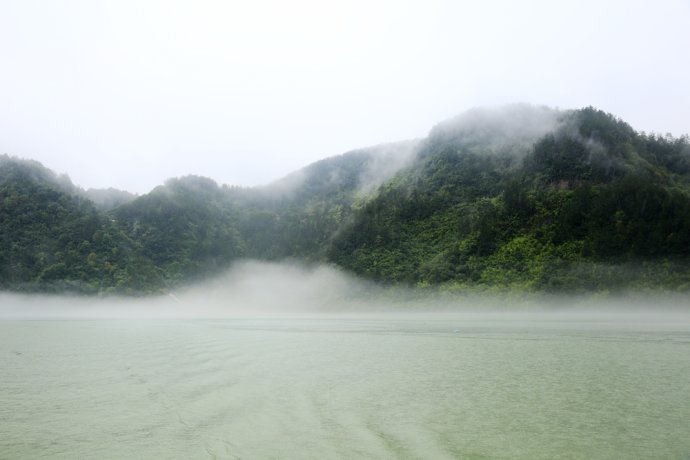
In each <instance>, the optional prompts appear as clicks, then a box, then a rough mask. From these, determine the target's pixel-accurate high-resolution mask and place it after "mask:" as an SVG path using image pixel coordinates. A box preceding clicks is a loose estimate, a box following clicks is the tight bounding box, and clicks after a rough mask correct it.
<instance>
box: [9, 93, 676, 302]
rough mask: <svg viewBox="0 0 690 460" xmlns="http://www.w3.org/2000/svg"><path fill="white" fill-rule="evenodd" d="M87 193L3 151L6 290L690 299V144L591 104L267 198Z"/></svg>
mask: <svg viewBox="0 0 690 460" xmlns="http://www.w3.org/2000/svg"><path fill="white" fill-rule="evenodd" d="M403 160H405V161H403ZM386 165H387V166H388V167H384V166H386ZM391 165H395V167H391ZM85 196H86V195H85V193H83V192H82V191H80V190H79V189H77V188H76V187H74V186H73V185H72V184H71V182H69V180H68V179H67V178H64V177H62V178H60V177H57V176H55V175H54V174H53V173H52V172H50V171H48V170H46V169H45V168H43V167H42V166H41V165H40V164H38V163H36V162H30V161H23V160H17V159H14V158H10V157H7V156H4V157H0V288H2V289H14V290H31V291H35V290H43V291H56V290H65V289H69V290H76V291H82V292H125V293H151V292H158V291H161V290H165V289H167V288H169V287H171V286H174V285H176V284H177V283H181V282H185V281H191V280H195V279H198V278H200V277H204V276H208V275H210V274H213V273H216V272H218V271H219V270H222V269H223V268H226V267H228V266H229V265H230V264H231V263H232V262H233V261H234V260H237V259H239V258H259V259H266V260H279V259H285V258H297V259H302V260H306V261H312V262H326V263H333V264H336V265H338V266H340V267H342V268H344V269H346V270H349V271H351V272H354V273H356V274H358V275H360V276H363V277H366V278H369V279H373V280H376V281H379V282H383V283H405V284H408V285H416V286H422V287H424V286H440V288H441V289H447V290H456V289H466V288H472V289H480V290H504V289H520V290H531V291H553V292H562V291H569V292H592V291H617V290H623V289H631V288H633V289H648V290H656V289H670V290H678V291H687V290H690V263H689V262H690V140H689V139H688V137H687V136H685V137H681V138H673V137H672V136H659V135H648V134H644V133H638V132H636V131H634V130H633V129H632V128H631V127H630V126H629V125H627V124H626V123H624V122H623V121H621V120H618V119H616V118H615V117H613V116H611V115H609V114H606V113H604V112H601V111H598V110H596V109H594V108H586V109H582V110H577V111H568V112H557V111H553V110H550V109H544V108H534V107H527V106H512V107H510V108H509V109H507V110H504V111H497V112H491V111H481V110H480V111H474V112H471V113H469V114H466V115H463V116H461V117H458V118H456V119H453V120H450V121H447V122H444V123H442V124H440V125H439V126H437V127H436V128H434V129H433V130H432V132H431V134H430V135H429V137H428V138H426V139H424V140H422V141H420V142H412V143H400V144H392V145H388V146H381V147H377V148H372V149H365V150H360V151H356V152H350V153H348V154H344V155H341V156H339V157H334V158H330V159H326V160H322V161H320V162H317V163H315V164H313V165H310V166H308V167H307V168H305V169H303V170H301V171H298V172H296V173H294V174H293V175H291V176H288V177H287V178H285V179H283V180H281V181H278V182H276V183H274V184H271V185H270V186H267V187H262V188H252V189H244V188H237V187H227V186H222V187H221V186H218V185H217V184H216V183H215V182H213V181H212V180H210V179H206V178H201V177H195V176H189V177H185V178H179V179H172V180H169V181H168V182H166V184H165V185H163V186H161V187H158V188H156V189H154V190H153V191H152V192H151V193H149V194H146V195H144V196H140V197H133V196H129V195H126V194H122V193H117V192H116V191H110V192H109V193H108V194H107V195H103V194H101V195H100V196H101V200H100V202H99V206H98V207H97V206H96V205H95V204H94V203H93V202H92V201H90V200H89V199H87V198H85ZM104 196H107V198H108V199H105V198H104Z"/></svg>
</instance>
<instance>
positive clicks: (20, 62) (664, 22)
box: [0, 0, 690, 193]
mask: <svg viewBox="0 0 690 460" xmlns="http://www.w3.org/2000/svg"><path fill="white" fill-rule="evenodd" d="M689 50H690V0H658V1H655V2H650V1H607V2H604V1H589V0H587V1H584V0H577V1H558V2H554V1H520V2H514V1H471V2H470V1H460V0H455V1H450V0H449V1H443V0H419V1H405V0H391V1H376V0H362V1H360V0H347V1H331V2H329V1H323V0H322V1H316V0H314V1H312V0H290V1H279V0H275V1H274V0H246V1H241V2H240V1H233V0H226V1H221V0H218V1H212V0H193V1H192V0H190V1H176V0H160V1H153V0H131V1H130V0H112V1H106V0H84V1H79V0H64V1H60V0H45V1H38V0H0V63H1V69H0V153H8V154H10V155H16V156H20V157H25V158H33V159H37V160H39V161H41V162H43V163H44V164H45V165H46V166H48V167H50V168H52V169H54V170H56V171H57V172H61V173H67V174H69V176H70V177H71V178H72V180H73V181H74V182H75V183H76V184H78V185H81V186H83V187H108V186H113V187H117V188H122V189H126V190H129V191H134V192H140V193H142V192H147V191H148V190H150V189H151V188H153V187H154V186H155V185H158V184H160V183H162V182H163V181H164V180H165V179H166V178H169V177H173V176H180V175H184V174H188V173H193V174H200V175H205V176H209V177H212V178H214V179H215V180H217V181H219V182H221V183H228V184H236V185H255V184H262V183H266V182H269V181H271V180H273V179H277V178H279V177H281V176H283V175H285V174H286V173H288V172H290V171H293V170H295V169H297V168H299V167H302V166H304V165H306V164H308V163H310V162H313V161H315V160H318V159H321V158H325V157H327V156H331V155H336V154H340V153H343V152H345V151H347V150H351V149H354V148H358V147H364V146H368V145H373V144H378V143H382V142H389V141H396V140H402V139H408V138H414V137H422V136H425V135H426V134H427V132H428V131H429V129H430V128H431V127H432V126H433V125H434V124H436V123H437V122H439V121H442V120H443V119H445V118H448V117H450V116H453V115H455V114H457V113H460V112H463V111H465V110H467V109H469V108H471V107H474V106H478V105H497V104H506V103H513V102H530V103H535V104H545V105H549V106H554V107H561V108H577V107H582V106H586V105H594V106H596V107H598V108H601V109H603V110H606V111H608V112H612V113H614V114H615V115H617V116H619V117H621V118H623V119H624V120H625V121H627V122H629V123H630V124H632V125H633V127H634V128H636V129H639V130H645V131H656V132H664V133H665V132H671V133H673V134H675V135H680V134H683V133H687V132H690V60H688V53H689V52H690V51H689Z"/></svg>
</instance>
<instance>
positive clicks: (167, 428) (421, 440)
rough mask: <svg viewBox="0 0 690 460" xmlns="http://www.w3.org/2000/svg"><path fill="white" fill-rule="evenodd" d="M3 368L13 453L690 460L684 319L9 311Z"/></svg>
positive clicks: (4, 447) (0, 406) (3, 422)
mask: <svg viewBox="0 0 690 460" xmlns="http://www.w3.org/2000/svg"><path fill="white" fill-rule="evenodd" d="M685 318H686V319H687V316H685ZM0 366H1V369H2V373H1V374H0V458H7V459H10V458H12V459H14V458H17V459H19V458H21V459H27V458H65V459H67V458H69V459H73V458H94V459H95V458H98V459H101V458H132V459H134V458H180V459H191V458H242V459H265V458H294V459H302V458H310V459H322V458H372V459H373V458H376V459H379V458H425V459H427V458H428V459H430V458H434V459H443V458H524V459H534V458H545V459H546V458H548V459H551V458H583V459H585V458H586V459H589V458H680V459H687V458H690V428H689V427H690V324H689V323H688V322H687V320H677V319H673V318H668V319H666V320H662V319H653V317H651V316H650V317H649V318H646V319H645V318H642V319H640V318H638V319H636V320H629V319H626V318H625V317H624V316H619V317H614V316H611V317H607V316H602V317H599V318H577V317H564V318H561V317H558V316H556V315H547V316H546V317H542V316H540V315H537V314H534V315H500V314H492V315H445V316H439V315H426V316H425V315H421V314H420V315H416V316H415V315H408V316H401V315H398V316H389V317H385V316H380V317H378V318H373V317H372V318H366V317H357V318H349V319H348V318H328V317H325V318H324V317H321V318H317V319H304V318H293V319H226V320H173V319H156V320H154V319H150V320H134V319H131V320H124V319H119V320H103V319H101V320H81V321H80V320H66V321H65V320H60V321H58V320H55V321H45V320H42V321H18V320H17V321H15V320H5V321H2V322H0Z"/></svg>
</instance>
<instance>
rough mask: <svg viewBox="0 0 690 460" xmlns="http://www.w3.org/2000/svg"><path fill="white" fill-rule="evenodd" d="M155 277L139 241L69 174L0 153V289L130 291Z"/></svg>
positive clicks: (146, 286) (157, 280)
mask: <svg viewBox="0 0 690 460" xmlns="http://www.w3.org/2000/svg"><path fill="white" fill-rule="evenodd" d="M162 281H163V278H162V277H161V275H160V273H159V270H158V269H157V268H156V267H155V266H154V264H153V263H152V262H151V261H150V260H149V259H147V258H145V257H143V256H142V254H141V248H140V245H139V243H138V242H136V241H134V240H132V239H130V238H128V237H127V236H126V235H125V234H124V233H123V232H122V230H121V229H120V228H119V227H118V226H117V225H115V223H114V222H112V220H111V219H109V218H108V216H107V215H104V214H103V213H101V212H99V211H98V210H97V209H96V207H95V206H94V204H93V203H92V202H91V201H89V200H88V199H86V198H84V197H83V195H82V193H81V192H80V191H79V190H78V189H77V188H76V187H74V186H73V185H72V183H71V182H70V181H69V179H67V178H66V177H59V176H57V175H55V173H53V172H52V171H50V170H48V169H46V168H44V167H43V166H42V165H40V164H39V163H38V162H35V161H24V160H18V159H14V158H10V157H8V156H7V155H3V156H0V289H12V290H19V291H52V292H60V291H65V290H70V291H78V292H86V293H97V292H102V291H113V292H115V291H117V292H123V293H132V294H133V293H139V292H152V290H153V289H152V287H153V286H159V285H161V283H162Z"/></svg>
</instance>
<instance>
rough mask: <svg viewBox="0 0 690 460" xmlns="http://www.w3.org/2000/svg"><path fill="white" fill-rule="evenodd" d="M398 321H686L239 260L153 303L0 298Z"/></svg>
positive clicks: (104, 309)
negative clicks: (452, 318) (380, 282)
mask: <svg viewBox="0 0 690 460" xmlns="http://www.w3.org/2000/svg"><path fill="white" fill-rule="evenodd" d="M391 314H394V315H396V316H397V317H406V316H409V317H411V318H421V317H430V316H429V315H433V316H434V317H442V316H444V315H450V316H455V315H460V316H462V317H464V318H466V319H472V318H479V317H481V318H485V319H490V318H495V319H511V318H513V319H515V318H525V319H527V318H531V319H535V318H543V319H544V320H549V319H554V320H555V319H559V320H567V321H571V320H572V321H578V320H589V319H598V320H603V321H613V322H616V321H641V322H644V321H654V320H663V321H670V322H674V321H682V322H685V323H688V322H690V305H689V304H688V302H687V300H686V299H685V298H684V297H683V296H680V295H675V296H674V295H663V294H654V295H652V294H649V295H632V294H630V295H627V296H625V297H621V296H619V297H613V296H608V297H605V298H604V297H602V296H600V295H594V294H593V295H589V296H578V297H574V296H555V295H544V294H533V293H532V294H530V293H516V292H512V293H510V292H504V293H479V292H475V291H453V292H448V291H444V290H442V289H428V288H427V289H413V288H406V287H401V286H380V285H376V284H374V283H371V282H368V281H364V280H361V279H358V278H355V277H353V276H350V275H348V274H346V273H343V272H342V271H341V270H338V269H336V268H334V267H331V266H325V265H313V266H307V265H303V264H298V263H285V262H283V263H268V262H258V261H244V262H240V263H237V264H235V265H234V266H233V267H232V268H231V269H230V270H228V271H227V272H226V273H224V274H222V275H221V276H218V277H215V278H213V279H210V280H206V281H204V282H201V283H198V284H194V285H192V286H188V287H185V288H180V289H177V290H174V291H171V292H169V293H165V294H161V295H159V296H153V297H140V298H135V297H134V298H125V297H84V296H70V295H42V294H17V293H0V319H2V320H11V319H90V318H94V319H97V318H142V319H143V318H188V319H195V318H198V319H205V318H248V317H272V318H282V317H291V316H295V317H320V316H327V317H339V316H345V317H378V316H382V317H388V316H389V315H391Z"/></svg>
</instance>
